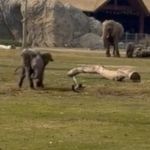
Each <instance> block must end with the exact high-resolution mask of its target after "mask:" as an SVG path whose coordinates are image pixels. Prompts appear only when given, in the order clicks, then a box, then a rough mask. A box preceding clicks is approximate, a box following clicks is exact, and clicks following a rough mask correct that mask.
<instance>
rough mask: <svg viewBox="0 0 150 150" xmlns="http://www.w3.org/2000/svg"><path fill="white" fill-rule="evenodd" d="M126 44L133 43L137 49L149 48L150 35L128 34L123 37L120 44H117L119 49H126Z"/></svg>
mask: <svg viewBox="0 0 150 150" xmlns="http://www.w3.org/2000/svg"><path fill="white" fill-rule="evenodd" d="M128 43H134V44H135V45H136V46H137V47H138V46H140V47H142V48H146V49H147V48H148V49H149V48H150V34H146V33H128V32H126V33H125V34H124V35H123V38H122V40H121V42H120V43H119V47H120V48H126V46H127V45H128Z"/></svg>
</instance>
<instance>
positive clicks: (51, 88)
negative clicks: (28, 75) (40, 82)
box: [43, 87, 72, 92]
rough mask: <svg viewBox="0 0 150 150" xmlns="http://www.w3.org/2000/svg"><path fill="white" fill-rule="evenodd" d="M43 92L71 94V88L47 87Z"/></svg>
mask: <svg viewBox="0 0 150 150" xmlns="http://www.w3.org/2000/svg"><path fill="white" fill-rule="evenodd" d="M43 91H57V92H70V91H72V89H71V87H46V88H44V89H43Z"/></svg>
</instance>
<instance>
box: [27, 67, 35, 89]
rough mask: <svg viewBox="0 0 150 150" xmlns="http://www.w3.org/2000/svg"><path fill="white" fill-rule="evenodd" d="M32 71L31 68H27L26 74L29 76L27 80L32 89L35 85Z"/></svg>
mask: <svg viewBox="0 0 150 150" xmlns="http://www.w3.org/2000/svg"><path fill="white" fill-rule="evenodd" d="M32 73H33V71H32V69H31V68H30V67H26V74H27V78H28V80H29V85H30V88H32V89H33V88H34V83H33V79H32Z"/></svg>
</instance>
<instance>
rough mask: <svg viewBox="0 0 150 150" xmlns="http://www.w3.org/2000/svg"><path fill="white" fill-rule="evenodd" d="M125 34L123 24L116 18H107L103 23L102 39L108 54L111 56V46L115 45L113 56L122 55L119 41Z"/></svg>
mask: <svg viewBox="0 0 150 150" xmlns="http://www.w3.org/2000/svg"><path fill="white" fill-rule="evenodd" d="M123 34H124V28H123V26H122V25H121V24H120V23H119V22H116V21H114V20H105V21H104V22H103V23H102V39H103V43H104V47H105V48H106V56H107V57H110V56H111V54H110V47H111V46H113V56H116V57H120V53H119V48H118V43H119V41H120V39H121V37H122V36H123Z"/></svg>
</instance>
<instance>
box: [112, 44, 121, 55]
mask: <svg viewBox="0 0 150 150" xmlns="http://www.w3.org/2000/svg"><path fill="white" fill-rule="evenodd" d="M113 55H114V56H115V57H120V53H119V48H118V44H114V50H113Z"/></svg>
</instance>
